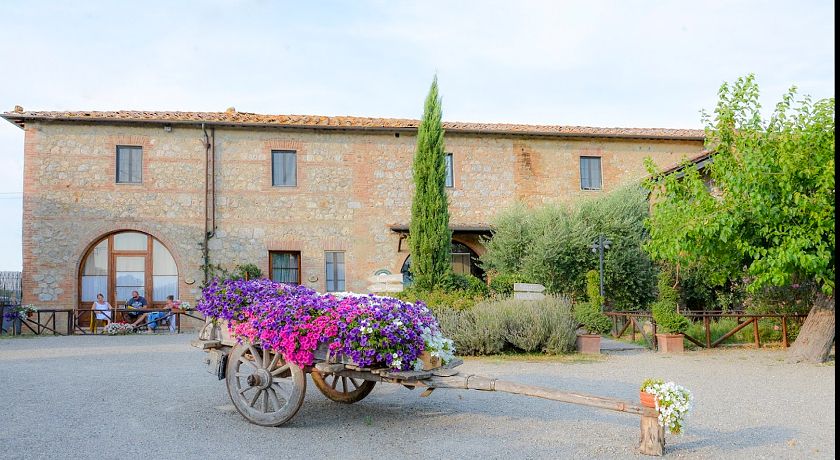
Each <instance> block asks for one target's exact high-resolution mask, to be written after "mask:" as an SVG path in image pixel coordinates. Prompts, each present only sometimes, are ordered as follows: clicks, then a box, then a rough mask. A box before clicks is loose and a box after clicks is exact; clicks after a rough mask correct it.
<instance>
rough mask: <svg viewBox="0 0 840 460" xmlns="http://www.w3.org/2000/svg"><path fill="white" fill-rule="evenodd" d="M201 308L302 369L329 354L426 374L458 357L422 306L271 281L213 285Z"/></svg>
mask: <svg viewBox="0 0 840 460" xmlns="http://www.w3.org/2000/svg"><path fill="white" fill-rule="evenodd" d="M196 309H197V310H198V311H200V312H201V313H203V314H204V315H206V316H208V317H211V318H214V319H216V320H223V321H225V322H226V323H227V325H228V328H229V329H230V331H231V333H232V334H233V335H234V336H235V337H236V338H237V339H238V340H240V341H242V340H247V341H249V342H250V343H259V344H260V345H261V346H262V347H263V348H265V349H269V350H271V351H273V352H275V353H279V354H281V355H282V356H283V357H284V359H286V360H287V361H289V362H292V363H294V364H296V365H298V366H302V367H303V366H310V365H312V364H313V362H314V361H315V355H316V352H318V351H319V350H324V349H326V351H327V353H328V356H329V357H330V358H331V359H330V360H331V361H340V362H352V363H354V364H356V365H358V366H360V367H387V368H389V369H393V370H398V371H406V370H412V369H413V370H420V369H423V368H424V366H429V363H430V361H437V362H439V364H442V365H443V364H447V363H448V362H450V361H451V360H452V359H454V356H455V349H454V345H453V343H452V341H451V340H449V339H447V338H445V337H444V336H443V335H442V334H441V331H440V326H439V325H438V322H437V320H436V319H435V317H434V315H432V313H431V311H430V310H429V309H428V308H427V307H426V306H425V305H424V304H423V303H422V302H417V303H414V304H412V303H407V302H403V301H400V300H398V299H393V298H389V297H378V296H374V295H355V294H349V293H336V294H325V295H322V294H318V293H317V292H315V291H313V290H312V289H309V288H306V287H304V286H293V285H288V284H280V283H275V282H273V281H270V280H266V279H257V280H225V281H213V282H212V283H211V284H210V285H208V286H207V287H206V288H205V289H204V293H203V296H202V299H201V300H200V301H199V302H198V304H197V305H196Z"/></svg>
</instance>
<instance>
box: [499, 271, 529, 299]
mask: <svg viewBox="0 0 840 460" xmlns="http://www.w3.org/2000/svg"><path fill="white" fill-rule="evenodd" d="M489 278H490V286H489V287H490V292H491V293H493V294H496V295H499V296H510V295H513V285H514V284H516V283H527V282H528V278H526V277H525V275H521V274H519V273H502V274H498V275H493V276H489Z"/></svg>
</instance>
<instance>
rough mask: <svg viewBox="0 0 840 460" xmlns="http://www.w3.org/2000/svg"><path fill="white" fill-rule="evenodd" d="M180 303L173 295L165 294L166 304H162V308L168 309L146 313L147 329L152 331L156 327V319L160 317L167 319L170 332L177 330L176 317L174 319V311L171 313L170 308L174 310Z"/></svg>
mask: <svg viewBox="0 0 840 460" xmlns="http://www.w3.org/2000/svg"><path fill="white" fill-rule="evenodd" d="M180 304H181V302H179V301H177V300H175V296H173V295H168V296H166V305H164V306H163V308H167V309H169V310H170V311H152V312H149V313H148V315H147V316H146V317H147V321H148V322H149V323H148V326H149V330H152V331H154V330H155V329H157V327H158V321H160V320H162V319H168V320H169V332H172V333H173V334H174V333H175V332H176V331H177V326H178V325H177V323H176V319H175V317H176V316H177V315H176V314H175V313H173V312H172V310H175V309H176V308H179V305H180Z"/></svg>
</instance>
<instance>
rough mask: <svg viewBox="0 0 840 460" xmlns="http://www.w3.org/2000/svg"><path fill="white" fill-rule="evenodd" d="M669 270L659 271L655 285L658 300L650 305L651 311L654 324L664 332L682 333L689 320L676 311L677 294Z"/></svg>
mask: <svg viewBox="0 0 840 460" xmlns="http://www.w3.org/2000/svg"><path fill="white" fill-rule="evenodd" d="M673 280H674V279H673V278H672V277H671V272H670V271H668V270H662V271H661V272H659V275H658V280H657V283H656V286H657V288H658V291H659V300H657V301H656V302H654V303H653V305H651V313H652V314H653V320H654V321H655V322H656V325H657V327H658V328H659V329H661V330H662V332H664V333H670V334H683V333H685V331H686V330H688V327H689V326H691V321H689V320H688V318H686V317H685V316H683V315H681V314H680V313H679V312H678V311H677V299H678V298H679V294H678V293H677V290H676V288H674V282H673Z"/></svg>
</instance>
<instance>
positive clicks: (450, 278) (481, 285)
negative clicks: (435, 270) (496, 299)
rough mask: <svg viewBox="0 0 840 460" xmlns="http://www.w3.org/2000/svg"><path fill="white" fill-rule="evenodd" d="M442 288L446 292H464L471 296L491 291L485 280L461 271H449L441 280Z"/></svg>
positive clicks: (483, 294) (482, 294)
mask: <svg viewBox="0 0 840 460" xmlns="http://www.w3.org/2000/svg"><path fill="white" fill-rule="evenodd" d="M440 289H442V290H443V291H444V292H448V293H452V292H457V291H460V292H463V293H464V294H465V295H467V296H470V297H477V296H486V295H487V294H489V293H490V289H489V288H488V287H487V284H486V283H485V282H484V281H481V280H480V279H478V278H476V277H475V276H472V275H462V274H460V273H449V275H447V276H445V277H444V278H443V279H442V280H441V282H440Z"/></svg>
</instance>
